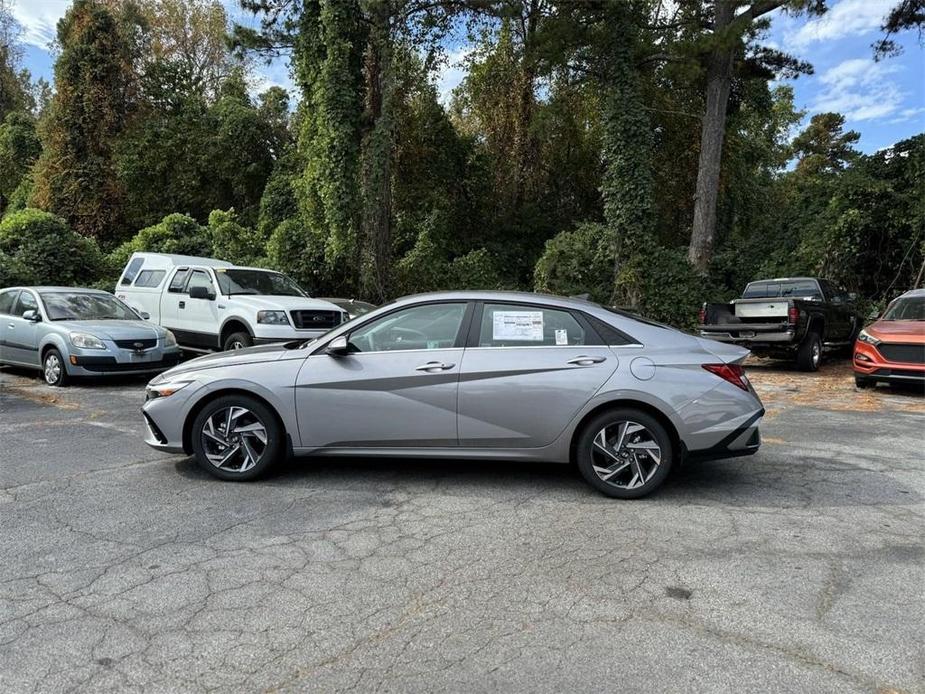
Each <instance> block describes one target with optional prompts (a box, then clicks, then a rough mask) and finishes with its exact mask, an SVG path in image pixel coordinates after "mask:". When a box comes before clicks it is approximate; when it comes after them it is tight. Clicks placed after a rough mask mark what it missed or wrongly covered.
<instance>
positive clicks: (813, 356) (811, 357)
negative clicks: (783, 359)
mask: <svg viewBox="0 0 925 694" xmlns="http://www.w3.org/2000/svg"><path fill="white" fill-rule="evenodd" d="M820 362H822V340H821V339H819V333H816V332H812V333H809V334H808V335H807V336H806V337H805V338H803V343H802V344H801V345H800V349H799V351H798V352H797V366H798V367H799V369H800V371H818V370H819V364H820Z"/></svg>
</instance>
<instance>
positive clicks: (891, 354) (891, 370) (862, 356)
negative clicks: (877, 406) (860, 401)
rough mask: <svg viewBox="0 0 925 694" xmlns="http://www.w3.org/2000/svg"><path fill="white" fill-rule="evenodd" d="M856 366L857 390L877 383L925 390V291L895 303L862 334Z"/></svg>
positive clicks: (856, 351) (860, 335)
mask: <svg viewBox="0 0 925 694" xmlns="http://www.w3.org/2000/svg"><path fill="white" fill-rule="evenodd" d="M853 362H854V380H855V383H857V385H858V388H867V387H868V386H872V385H876V383H877V382H878V381H886V382H887V383H911V384H917V385H920V386H923V387H925V289H913V290H912V291H909V292H906V293H905V294H903V295H902V296H900V297H899V298H897V299H894V300H893V302H892V303H890V305H889V306H887V309H886V311H884V312H883V315H882V316H880V318H878V319H877V321H876V322H875V323H872V324H871V325H868V326H867V327H866V328H864V329H863V330H862V331H861V332H860V334H859V335H858V339H857V341H856V342H855V343H854V360H853Z"/></svg>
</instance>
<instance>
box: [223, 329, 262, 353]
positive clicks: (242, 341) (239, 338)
mask: <svg viewBox="0 0 925 694" xmlns="http://www.w3.org/2000/svg"><path fill="white" fill-rule="evenodd" d="M253 345H254V338H252V337H251V336H250V335H248V334H247V333H245V332H237V333H231V335H229V336H228V337H226V338H225V344H223V345H222V349H224V350H225V351H226V352H230V351H231V350H235V349H244V348H245V347H253Z"/></svg>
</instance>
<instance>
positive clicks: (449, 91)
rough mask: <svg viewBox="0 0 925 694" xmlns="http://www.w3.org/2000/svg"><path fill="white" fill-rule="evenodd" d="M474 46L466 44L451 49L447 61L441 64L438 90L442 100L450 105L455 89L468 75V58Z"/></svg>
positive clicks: (437, 75) (437, 79) (444, 103)
mask: <svg viewBox="0 0 925 694" xmlns="http://www.w3.org/2000/svg"><path fill="white" fill-rule="evenodd" d="M472 50H473V46H472V45H470V44H464V45H462V46H460V47H459V48H457V49H455V50H452V51H450V52H449V53H448V54H447V56H446V62H445V63H444V64H443V65H442V66H441V68H440V70H439V71H438V72H437V74H436V82H437V92H438V94H439V97H440V102H441V103H442V104H443V105H445V106H446V105H448V104H449V103H450V99H451V98H452V96H453V90H454V89H455V88H456V87H457V86H459V84H460V82H462V81H463V80H464V79H465V77H466V72H467V70H466V58H467V57H468V56H469V54H470V53H471V52H472Z"/></svg>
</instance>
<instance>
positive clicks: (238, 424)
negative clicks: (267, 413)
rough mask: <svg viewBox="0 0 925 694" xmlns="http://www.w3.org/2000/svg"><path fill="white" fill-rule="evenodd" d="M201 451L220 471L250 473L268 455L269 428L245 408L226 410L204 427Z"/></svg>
mask: <svg viewBox="0 0 925 694" xmlns="http://www.w3.org/2000/svg"><path fill="white" fill-rule="evenodd" d="M202 450H203V451H204V452H205V455H206V458H208V460H209V462H210V463H212V465H214V466H215V467H217V468H219V469H221V470H225V471H227V472H247V471H248V470H250V469H251V468H253V467H254V466H255V465H257V463H259V462H260V460H261V458H263V456H264V454H265V453H266V450H267V428H266V425H265V424H264V423H263V422H262V421H261V420H260V417H258V416H257V415H256V414H254V413H253V412H252V411H250V410H249V409H247V408H246V407H225V408H223V409H221V410H218V411H216V412H215V413H213V414H212V415H210V416H209V418H208V419H206V421H205V424H203V427H202Z"/></svg>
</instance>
